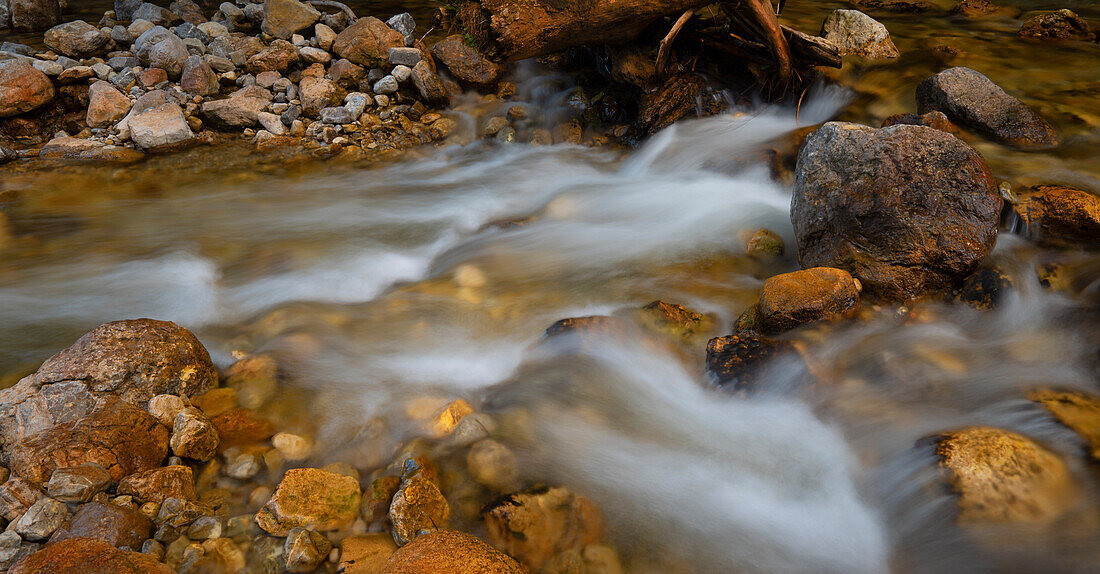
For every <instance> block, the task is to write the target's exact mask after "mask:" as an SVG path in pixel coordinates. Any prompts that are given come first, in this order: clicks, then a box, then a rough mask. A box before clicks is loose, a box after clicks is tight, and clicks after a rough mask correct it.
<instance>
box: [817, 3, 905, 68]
mask: <svg viewBox="0 0 1100 574" xmlns="http://www.w3.org/2000/svg"><path fill="white" fill-rule="evenodd" d="M821 35H822V36H824V37H825V39H826V40H828V41H830V42H832V43H833V44H834V45H836V47H837V49H838V50H839V51H840V55H841V56H863V57H866V58H871V59H879V58H897V57H898V56H899V55H900V54H899V53H898V49H897V47H895V46H894V42H893V41H892V40H891V39H890V32H888V31H887V30H886V26H883V25H882V23H880V22H879V21H877V20H875V19H874V18H872V17H870V16H868V15H866V14H864V13H863V12H860V11H859V10H836V11H834V12H833V13H832V14H829V17H828V18H826V19H825V23H824V24H822V26H821Z"/></svg>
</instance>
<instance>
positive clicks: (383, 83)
mask: <svg viewBox="0 0 1100 574" xmlns="http://www.w3.org/2000/svg"><path fill="white" fill-rule="evenodd" d="M373 89H374V93H376V94H395V93H397V89H398V85H397V78H395V77H393V76H385V77H384V78H382V79H381V80H378V81H377V82H375V83H374V88H373Z"/></svg>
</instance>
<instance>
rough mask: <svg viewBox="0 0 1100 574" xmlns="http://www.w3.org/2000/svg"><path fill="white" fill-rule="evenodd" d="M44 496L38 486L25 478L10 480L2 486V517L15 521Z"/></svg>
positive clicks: (0, 494)
mask: <svg viewBox="0 0 1100 574" xmlns="http://www.w3.org/2000/svg"><path fill="white" fill-rule="evenodd" d="M43 496H45V495H44V494H43V493H42V490H41V489H40V488H39V487H38V485H35V484H33V483H31V482H29V481H27V480H25V479H23V478H19V477H14V478H10V479H8V480H6V481H4V483H3V484H0V516H3V517H4V519H5V520H15V519H17V518H19V517H20V516H22V515H23V513H24V512H26V511H27V509H28V508H30V507H31V506H33V505H34V503H36V502H38V501H39V500H40V499H41V498H42V497H43Z"/></svg>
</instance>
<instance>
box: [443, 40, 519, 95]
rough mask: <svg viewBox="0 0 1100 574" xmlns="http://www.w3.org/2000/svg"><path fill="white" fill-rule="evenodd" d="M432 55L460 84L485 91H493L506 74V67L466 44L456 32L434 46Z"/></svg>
mask: <svg viewBox="0 0 1100 574" xmlns="http://www.w3.org/2000/svg"><path fill="white" fill-rule="evenodd" d="M432 56H433V57H435V59H436V60H437V61H438V62H439V63H441V64H443V65H444V66H445V67H446V68H447V69H448V70H450V72H451V75H452V76H454V77H455V79H456V80H458V82H459V83H460V84H463V85H465V86H469V87H472V88H476V89H478V90H483V91H492V90H494V89H496V85H497V83H498V82H500V78H501V76H502V75H504V68H503V67H502V66H500V65H499V64H497V63H496V62H493V61H491V60H489V59H487V58H485V57H483V56H482V55H481V54H479V53H478V52H477V50H475V49H474V48H473V47H472V46H469V45H468V44H466V42H465V40H463V38H462V36H460V35H458V34H455V35H452V36H448V37H447V38H445V39H443V40H441V41H440V42H438V43H437V44H436V45H435V46H432Z"/></svg>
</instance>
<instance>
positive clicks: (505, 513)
mask: <svg viewBox="0 0 1100 574" xmlns="http://www.w3.org/2000/svg"><path fill="white" fill-rule="evenodd" d="M483 515H484V517H485V526H486V529H487V531H488V534H489V542H490V543H491V544H492V545H493V546H494V547H495V548H497V549H498V550H501V551H503V552H505V553H507V554H509V555H510V556H514V557H515V558H516V560H518V561H519V562H520V563H521V564H523V565H524V566H525V567H527V568H529V569H530V570H531V571H533V572H537V571H539V569H540V568H542V567H543V566H544V565H545V564H546V563H547V562H548V561H550V560H551V559H552V558H553V557H554V556H556V555H558V554H559V553H562V552H566V551H580V550H582V549H583V548H585V547H586V546H588V545H591V544H597V543H599V542H600V540H601V539H602V538H603V528H604V523H603V517H602V516H600V512H599V510H598V509H597V508H596V506H595V505H594V504H592V503H591V502H590V501H589V500H588V499H587V498H584V497H583V496H580V495H577V494H573V493H572V492H569V491H568V490H566V489H564V488H560V487H555V488H538V489H533V490H527V491H523V492H519V493H516V494H512V495H510V496H507V497H505V498H503V499H501V500H499V501H497V502H496V503H494V504H493V505H491V506H489V507H487V508H486V509H485V510H484V511H483Z"/></svg>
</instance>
